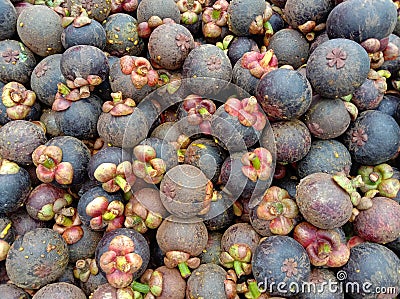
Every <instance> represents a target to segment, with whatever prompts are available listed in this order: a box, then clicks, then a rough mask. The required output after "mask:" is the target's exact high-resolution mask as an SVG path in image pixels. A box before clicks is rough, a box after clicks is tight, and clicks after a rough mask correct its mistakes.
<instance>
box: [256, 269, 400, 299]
mask: <svg viewBox="0 0 400 299" xmlns="http://www.w3.org/2000/svg"><path fill="white" fill-rule="evenodd" d="M336 278H337V280H332V279H328V280H325V281H322V282H300V283H299V282H291V283H287V282H283V281H282V282H273V281H272V282H269V281H267V279H266V280H265V281H261V282H259V283H258V289H259V291H260V292H261V293H276V292H278V293H280V294H291V293H292V294H297V293H308V294H310V293H312V294H321V293H331V294H338V293H352V294H364V295H367V294H386V295H393V297H394V296H395V295H396V294H397V292H398V288H397V287H391V286H388V287H386V286H377V287H375V286H373V284H372V283H371V282H364V283H358V282H351V281H346V280H347V273H346V272H345V271H343V270H340V271H338V272H337V274H336Z"/></svg>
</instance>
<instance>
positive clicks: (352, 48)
mask: <svg viewBox="0 0 400 299" xmlns="http://www.w3.org/2000/svg"><path fill="white" fill-rule="evenodd" d="M369 67H370V62H369V57H368V54H367V52H366V51H365V50H364V48H363V47H362V46H360V45H359V44H357V43H356V42H354V41H352V40H349V39H344V38H336V39H331V40H328V41H326V42H323V43H322V44H320V45H319V46H317V47H316V48H315V50H314V51H313V52H312V53H311V55H310V57H309V59H308V61H307V66H306V73H307V78H308V80H309V81H310V83H311V85H312V87H313V90H314V91H315V93H317V94H319V95H320V96H322V97H327V98H335V97H343V96H347V95H349V94H351V93H353V92H354V91H356V89H357V88H358V87H360V86H361V84H363V83H364V81H365V80H366V79H367V76H368V72H369Z"/></svg>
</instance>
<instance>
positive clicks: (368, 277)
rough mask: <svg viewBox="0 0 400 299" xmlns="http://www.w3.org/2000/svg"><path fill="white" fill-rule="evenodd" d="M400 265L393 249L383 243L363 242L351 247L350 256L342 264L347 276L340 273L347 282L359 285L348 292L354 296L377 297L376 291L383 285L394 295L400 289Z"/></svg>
mask: <svg viewBox="0 0 400 299" xmlns="http://www.w3.org/2000/svg"><path fill="white" fill-rule="evenodd" d="M399 269H400V259H399V258H398V257H397V256H396V254H395V253H394V252H393V251H391V250H390V249H388V248H386V247H385V246H383V245H380V244H376V243H370V242H363V243H361V244H358V245H356V246H354V247H352V248H351V249H350V259H349V261H348V262H347V264H346V265H344V267H343V268H342V271H343V273H344V276H340V277H343V278H344V280H343V283H344V284H345V285H349V284H352V285H353V286H354V285H356V287H353V288H351V287H349V288H348V290H347V292H346V295H348V296H349V297H350V298H354V299H359V298H360V299H361V298H371V299H372V298H376V297H377V294H375V291H376V290H382V289H383V288H384V289H385V290H390V294H389V293H388V294H387V295H388V297H391V298H393V297H396V296H397V295H398V294H399V292H400V288H399V286H400V276H399ZM366 283H368V284H366ZM363 286H364V287H363ZM365 286H366V287H365ZM388 292H389V291H388ZM379 296H380V295H379Z"/></svg>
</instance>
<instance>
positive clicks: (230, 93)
mask: <svg viewBox="0 0 400 299" xmlns="http://www.w3.org/2000/svg"><path fill="white" fill-rule="evenodd" d="M171 84H172V83H169V84H166V85H164V86H162V87H160V88H158V89H156V90H155V91H153V92H152V93H150V94H149V95H147V96H146V97H145V98H144V99H143V100H142V101H141V102H140V103H139V104H138V105H137V108H138V109H139V110H140V111H141V112H142V113H144V114H145V119H146V120H147V123H146V124H143V126H142V127H141V128H137V127H134V126H133V125H130V122H131V121H132V123H135V122H134V121H133V119H134V117H137V115H136V114H135V113H133V114H132V116H131V118H130V120H129V121H128V123H127V125H126V129H125V132H124V139H123V160H131V161H132V152H133V148H132V147H133V146H135V145H134V144H132V139H134V137H133V136H137V132H135V130H142V129H143V128H144V130H146V132H147V134H141V135H147V137H150V136H151V129H152V128H154V124H157V123H158V122H159V120H158V119H159V116H160V115H161V113H163V112H164V111H166V110H167V109H169V108H171V107H172V108H173V109H175V110H176V109H177V107H178V109H179V107H180V105H182V102H183V101H184V99H185V98H186V97H187V96H189V95H193V94H195V95H197V96H199V97H201V98H202V99H210V100H212V101H213V102H214V103H215V104H216V105H217V106H220V105H222V104H224V103H225V102H226V101H227V100H228V99H229V98H232V97H234V98H237V99H240V100H242V99H244V98H249V97H250V96H251V95H250V94H248V93H247V92H246V91H245V90H243V89H242V88H240V87H238V86H236V85H235V84H232V83H229V82H226V81H223V80H218V79H215V78H191V79H182V80H180V81H179V88H177V85H176V82H174V84H173V85H171ZM257 105H258V104H257ZM258 108H259V110H260V112H261V113H262V114H263V115H264V116H265V114H264V112H263V110H262V108H261V107H260V106H258ZM217 111H218V110H217ZM188 118H189V116H184V117H182V116H181V117H180V118H179V121H177V122H175V123H174V124H173V125H172V126H170V127H169V129H168V131H167V132H164V140H163V143H162V146H161V149H159V151H160V152H161V156H163V151H168V148H170V144H171V140H173V138H174V136H175V135H176V132H177V131H178V132H180V133H182V134H184V135H186V136H188V137H189V138H191V141H193V140H195V139H196V138H198V136H202V135H201V133H203V131H202V127H201V126H189V125H188V123H189V120H188ZM265 119H266V124H265V127H264V129H263V130H260V131H257V130H255V129H254V128H253V127H250V128H251V129H253V130H254V132H255V136H256V138H255V139H256V140H254V143H253V144H252V145H251V146H248V143H246V142H248V140H245V138H246V137H243V135H242V133H243V132H240V128H239V129H238V127H237V126H235V125H232V123H231V122H229V121H227V120H226V118H223V117H220V116H218V114H217V113H216V114H214V115H212V124H218V130H216V129H215V128H214V127H212V130H211V134H210V135H209V136H210V137H212V138H213V139H214V140H217V142H218V143H219V144H220V145H221V146H222V147H223V148H224V149H225V150H226V152H227V154H228V156H231V155H232V154H235V153H244V152H248V151H250V150H249V148H251V149H252V150H254V148H256V147H263V148H266V149H267V150H268V151H269V152H270V153H271V155H272V165H271V167H272V173H271V175H270V177H269V178H268V179H267V180H264V181H260V180H258V181H257V182H256V183H255V186H254V190H262V191H265V190H266V189H267V188H268V187H269V186H270V184H271V182H272V178H273V170H274V169H275V163H276V145H275V140H274V136H273V132H272V128H271V126H270V124H269V122H268V119H267V118H266V116H265ZM214 129H215V130H214ZM203 136H204V135H203ZM204 161H206V163H207V164H208V165H207V166H208V167H207V168H208V169H215V171H217V169H218V168H219V167H218V166H217V162H216V161H215V159H214V158H213V157H212V156H210V155H209V156H207V157H203V159H202V160H201V161H200V162H203V163H204ZM176 164H178V163H176ZM168 170H169V169H167V171H168ZM182 175H184V176H186V177H187V176H188V174H187V173H182ZM191 175H192V174H191ZM190 179H191V181H193V182H195V181H196V177H192V176H191V178H190ZM232 180H233V179H232ZM232 180H231V178H229V180H228V182H227V183H226V184H225V186H234V188H233V189H232V190H230V189H229V190H228V188H225V189H224V188H222V189H223V190H222V191H223V192H225V194H226V195H227V196H223V198H224V199H223V200H224V201H225V202H224V203H223V204H221V205H219V206H220V208H219V209H217V210H215V209H214V210H213V211H212V212H211V213H207V214H205V215H201V218H202V220H207V219H210V218H213V217H215V216H218V215H219V214H221V213H223V212H224V211H225V210H226V209H228V208H229V207H230V206H231V205H232V204H233V202H234V201H235V200H236V199H238V198H239V197H240V196H241V194H242V191H243V190H244V189H245V188H246V184H247V182H246V180H241V181H239V182H237V181H234V182H233V181H232ZM199 181H201V180H199ZM174 183H175V184H178V185H179V183H180V182H174ZM152 187H153V188H158V186H157V185H153V186H152ZM179 188H193V186H180V185H179ZM133 191H134V188H133ZM262 193H263V192H262ZM262 193H261V194H262ZM260 198H261V197H260V192H259V193H258V194H257V195H255V194H253V195H252V196H251V198H250V200H249V207H250V208H252V207H254V206H256V205H257V204H258V201H259V200H260ZM183 220H185V219H183ZM188 220H189V219H188ZM190 221H191V220H190Z"/></svg>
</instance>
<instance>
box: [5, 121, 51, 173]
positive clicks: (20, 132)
mask: <svg viewBox="0 0 400 299" xmlns="http://www.w3.org/2000/svg"><path fill="white" fill-rule="evenodd" d="M46 141H47V138H46V135H45V131H44V129H43V127H42V126H41V124H37V123H33V122H28V121H25V120H15V121H12V122H9V123H7V124H5V125H4V126H2V127H1V128H0V155H1V156H2V158H4V159H8V160H10V161H14V162H16V163H19V164H22V165H30V164H32V153H33V151H34V150H35V148H37V147H38V146H40V145H43V144H44V143H45V142H46Z"/></svg>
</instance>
